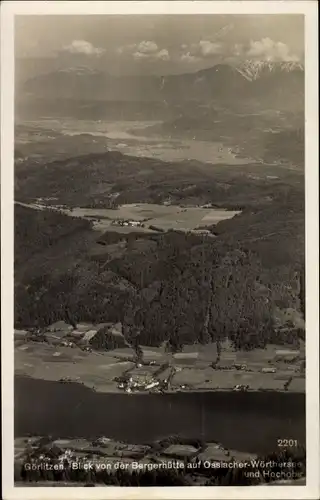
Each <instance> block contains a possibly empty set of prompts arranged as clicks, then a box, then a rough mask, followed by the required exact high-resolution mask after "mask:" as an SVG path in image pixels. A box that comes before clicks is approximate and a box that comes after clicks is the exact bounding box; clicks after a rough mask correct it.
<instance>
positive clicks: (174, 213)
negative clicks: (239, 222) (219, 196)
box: [66, 203, 240, 232]
mask: <svg viewBox="0 0 320 500" xmlns="http://www.w3.org/2000/svg"><path fill="white" fill-rule="evenodd" d="M66 213H70V211H69V210H67V211H66ZM239 213H240V212H239V211H232V210H221V209H219V210H218V209H213V208H202V207H185V208H184V207H180V206H178V205H167V206H166V205H157V204H151V203H131V204H127V205H122V206H120V207H119V208H118V209H116V210H112V209H96V208H75V209H73V210H72V212H71V213H70V215H72V216H73V217H82V218H90V219H96V220H94V227H95V228H96V229H99V230H102V229H105V230H107V229H108V228H112V230H114V229H115V228H116V230H118V231H121V232H122V231H123V232H128V231H130V228H128V227H127V226H120V227H119V226H118V227H117V226H114V225H112V221H119V220H132V221H138V222H141V223H144V225H145V227H144V228H141V227H138V228H137V227H135V228H134V229H135V230H138V231H144V232H145V231H148V232H150V226H153V227H156V228H159V229H160V230H162V231H168V230H169V229H175V230H181V231H188V230H193V229H196V228H201V227H204V226H209V225H213V224H218V222H220V221H222V220H226V219H231V218H232V217H234V216H235V215H237V214H239ZM131 231H132V228H131Z"/></svg>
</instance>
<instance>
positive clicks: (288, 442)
mask: <svg viewBox="0 0 320 500" xmlns="http://www.w3.org/2000/svg"><path fill="white" fill-rule="evenodd" d="M277 444H278V446H279V447H281V448H284V447H292V446H298V441H297V439H278V441H277Z"/></svg>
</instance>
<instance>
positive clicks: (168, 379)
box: [14, 321, 305, 394]
mask: <svg viewBox="0 0 320 500" xmlns="http://www.w3.org/2000/svg"><path fill="white" fill-rule="evenodd" d="M14 343H15V371H16V373H19V374H24V375H28V376H31V377H34V378H42V379H47V380H58V381H60V382H62V383H66V382H77V383H81V384H84V385H86V386H88V387H90V388H91V389H93V390H96V391H102V392H125V393H127V394H132V393H139V392H143V393H146V392H147V393H148V392H153V393H159V394H163V393H165V392H178V391H198V390H200V391H207V390H209V391H210V390H211V391H236V392H244V391H265V390H271V391H272V390H276V391H293V392H304V391H305V347H304V343H303V342H301V343H300V347H299V348H297V347H295V348H293V347H292V346H289V347H284V346H283V347H282V346H276V345H268V346H267V347H266V348H265V349H255V350H252V351H236V350H234V349H233V347H232V345H231V343H230V342H229V341H228V340H226V341H225V342H223V343H222V344H221V346H220V349H219V354H218V353H217V346H216V344H215V343H210V344H207V345H206V346H203V345H201V344H193V345H186V346H184V347H183V348H182V350H181V352H170V350H168V346H167V345H166V343H163V344H162V345H161V346H158V347H155V346H139V349H138V350H137V348H136V347H133V346H132V345H130V344H129V343H128V342H127V340H126V339H125V338H124V335H123V332H122V324H121V323H117V324H113V323H102V324H97V325H93V324H86V323H79V324H77V325H76V327H75V328H74V327H73V326H72V325H68V324H67V323H65V322H64V321H59V322H56V323H55V324H53V325H51V326H49V327H48V328H47V329H45V330H44V331H41V332H40V331H27V330H15V332H14Z"/></svg>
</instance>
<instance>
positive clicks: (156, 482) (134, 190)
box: [2, 2, 319, 498]
mask: <svg viewBox="0 0 320 500" xmlns="http://www.w3.org/2000/svg"><path fill="white" fill-rule="evenodd" d="M5 3H6V2H5ZM8 3H12V4H14V3H15V2H8ZM17 3H19V2H17ZM30 3H31V4H32V3H33V2H30ZM34 3H37V4H42V8H43V4H56V7H57V9H58V8H60V9H61V12H56V13H54V12H50V13H48V14H46V13H44V12H43V11H41V12H40V13H34V14H33V13H32V10H30V12H28V13H24V14H20V13H18V14H15V15H14V16H13V17H14V19H13V44H14V58H13V60H12V67H14V81H12V89H11V94H12V96H13V97H14V102H12V110H13V126H12V137H13V141H14V142H13V144H12V149H13V152H12V158H13V165H12V166H11V165H10V162H6V164H5V165H4V162H3V161H2V177H3V171H4V170H6V175H8V170H9V169H12V179H13V193H12V213H13V219H12V222H13V226H12V229H11V231H12V233H13V238H12V240H13V243H12V245H13V246H12V252H11V254H12V262H13V265H14V268H13V270H12V272H13V281H12V286H11V285H10V286H9V287H8V288H6V293H7V294H10V290H12V297H11V301H12V316H13V318H12V321H13V323H12V326H11V328H12V333H11V334H10V331H9V332H8V331H7V329H6V330H5V331H4V328H3V329H2V332H3V334H5V335H6V336H8V337H10V336H11V337H10V338H12V342H11V344H12V347H11V350H12V351H13V354H12V360H13V367H12V371H13V375H12V378H13V380H14V394H13V396H12V400H13V402H12V405H13V415H12V420H13V423H12V429H13V431H12V432H13V438H12V439H13V443H12V447H13V451H12V460H13V463H10V467H9V468H11V469H12V475H13V485H14V489H15V490H17V491H18V492H19V490H21V495H22V493H23V492H24V491H25V492H26V493H25V494H24V493H23V495H22V496H21V497H19V498H22V497H23V498H31V497H30V496H29V497H28V496H27V495H31V496H32V495H33V493H32V489H33V488H37V489H38V490H39V488H40V489H41V488H46V489H47V490H50V488H52V487H60V488H66V487H68V488H70V487H71V488H72V487H73V488H78V491H79V492H80V491H81V487H88V486H89V487H95V488H97V487H98V488H102V487H103V490H102V494H103V495H105V496H104V498H107V496H108V495H111V496H110V498H120V496H117V497H115V496H113V494H111V493H108V490H110V488H111V489H112V487H124V488H122V489H121V492H120V493H119V494H118V495H121V494H122V495H123V496H121V498H126V497H125V495H126V490H128V487H130V488H137V487H138V488H139V490H138V491H139V492H141V495H143V491H144V488H143V487H153V488H159V487H177V489H176V490H175V489H173V490H172V489H171V492H172V491H173V495H174V491H178V490H179V488H178V487H199V488H198V489H197V490H195V491H198V492H199V493H197V495H199V498H227V497H226V496H224V497H223V496H222V497H220V496H219V494H217V493H216V492H215V491H217V492H218V491H219V492H220V491H221V490H222V487H225V486H227V487H237V491H241V489H243V488H244V490H246V487H253V486H255V487H258V486H259V487H262V488H263V487H269V486H273V487H274V488H275V489H273V490H270V491H271V492H274V493H275V492H276V491H278V490H277V489H276V487H277V486H282V487H284V486H296V487H300V491H302V493H300V495H301V496H300V497H299V498H306V497H305V496H304V494H305V493H303V491H306V490H303V489H301V487H306V485H307V481H309V476H308V474H309V472H308V471H309V469H308V471H307V465H306V463H307V459H306V457H307V453H309V450H308V446H309V445H308V443H310V439H311V442H312V439H314V440H315V446H316V445H317V444H318V441H317V439H318V431H315V432H314V434H313V438H312V436H311V437H310V435H309V438H308V439H307V436H308V431H307V417H306V415H307V413H306V412H307V410H306V394H307V396H308V397H310V398H311V396H310V394H308V390H309V389H306V373H308V375H307V378H308V377H309V373H310V372H308V369H309V358H308V356H309V353H310V351H312V347H309V350H308V342H314V343H313V345H314V346H315V349H316V350H317V347H316V346H317V342H318V336H319V330H318V325H317V324H316V322H315V323H311V321H312V318H314V317H316V315H317V311H316V310H314V309H313V311H311V308H312V306H313V305H314V304H315V302H314V299H315V300H316V298H317V293H318V289H317V285H316V282H317V280H318V276H317V275H318V264H317V263H315V264H314V266H313V267H310V266H308V270H309V271H308V272H307V274H308V273H310V269H311V273H313V272H314V275H313V276H310V274H309V275H308V276H307V278H306V268H307V265H306V255H307V253H308V242H307V241H306V236H305V234H306V225H307V219H306V197H307V196H306V186H307V183H308V175H309V174H306V172H310V171H311V170H313V171H314V172H315V171H316V170H317V169H318V164H317V161H316V155H317V142H316V143H315V146H314V150H313V151H314V156H313V157H312V154H311V153H310V152H309V154H307V153H306V144H307V142H308V140H307V139H306V123H307V121H306V120H307V113H306V105H305V103H306V102H307V100H308V96H307V92H308V91H307V87H306V81H307V79H306V73H307V70H306V67H307V66H306V61H307V57H308V53H307V48H306V47H307V46H306V43H305V36H306V31H307V29H306V21H305V19H306V17H305V15H304V11H303V8H302V7H303V5H302V7H301V9H300V10H301V11H300V12H299V11H297V12H296V13H295V12H289V13H286V12H285V8H284V9H283V12H280V13H276V10H275V7H274V4H277V3H278V4H287V3H288V4H295V3H299V2H270V5H273V7H272V8H271V11H270V12H268V6H267V4H268V2H243V4H246V5H247V4H251V5H252V12H251V13H250V11H249V10H247V11H246V12H244V13H242V11H241V7H240V2H217V4H234V5H235V10H236V12H235V13H232V9H230V8H229V9H226V12H224V9H223V8H221V9H220V11H219V10H218V9H216V11H215V12H214V11H212V12H209V13H204V12H203V11H201V9H200V11H199V12H197V11H196V8H195V7H196V4H197V3H198V2H181V3H184V4H191V3H192V4H193V6H194V12H193V13H192V14H191V13H184V11H183V9H182V8H181V12H180V13H177V12H175V13H171V11H170V8H169V5H168V4H169V3H174V4H175V3H177V4H179V3H180V2H138V3H139V4H140V9H137V11H136V12H134V10H133V8H132V9H131V11H132V13H130V14H128V13H126V12H125V11H124V10H123V12H122V8H121V4H123V3H126V2H111V4H117V6H118V7H117V11H116V12H112V13H109V14H108V12H107V7H108V6H107V5H106V4H108V2H97V3H98V4H100V7H101V4H102V5H103V4H105V7H106V12H105V13H96V12H95V10H94V9H92V12H90V14H85V13H82V12H81V6H80V5H79V13H77V10H76V9H74V10H73V11H72V13H67V14H64V13H63V6H61V5H60V6H58V5H57V4H60V2H34ZM61 3H62V2H61ZM63 3H64V4H73V2H63ZM74 3H75V4H77V3H79V4H81V3H84V4H87V8H88V9H89V8H90V5H89V4H90V2H74ZM95 3H96V2H93V4H95ZM128 3H132V4H133V5H134V4H135V2H128ZM128 3H127V4H128ZM199 3H202V4H203V2H199ZM205 3H206V2H205ZM207 3H211V2H207ZM212 3H213V4H215V2H212ZM256 3H257V4H261V3H264V5H265V11H264V12H263V11H261V10H260V11H259V10H258V13H255V12H254V6H255V5H254V4H256ZM26 4H28V2H26ZM141 4H145V7H146V9H145V12H144V11H143V6H142V8H141ZM151 4H162V7H161V6H159V5H158V10H156V9H155V13H152V8H151V7H152V6H151ZM300 4H305V5H307V6H309V7H311V12H312V13H313V15H314V16H316V9H313V10H312V6H315V7H316V5H315V3H314V2H300ZM311 4H312V5H311ZM166 6H167V7H166ZM160 7H161V8H160ZM222 7H223V5H222ZM236 7H237V8H236ZM166 8H167V11H166ZM148 9H149V10H150V12H149V10H148ZM272 9H273V11H272ZM40 10H41V9H40ZM261 12H262V13H261ZM309 46H310V44H309V45H308V47H309ZM310 50H311V49H310ZM3 59H5V58H3ZM309 67H310V66H309ZM315 69H316V67H315ZM315 78H316V76H315ZM8 95H9V94H8ZM4 101H5V99H4ZM4 104H6V103H4ZM2 128H3V127H2ZM309 130H310V129H309ZM315 132H316V130H315ZM306 158H307V159H308V158H309V161H311V165H309V166H308V170H307V165H306ZM312 162H313V163H312ZM10 175H11V174H10ZM315 175H317V174H315ZM3 179H4V177H3ZM313 179H315V180H316V179H317V177H313ZM3 184H4V180H2V190H3V193H4V191H5V188H4V186H3ZM8 189H9V188H8ZM310 189H311V190H310V191H308V193H310V200H309V201H310V203H311V195H312V193H313V194H314V193H315V191H314V188H312V181H311V188H310ZM312 189H313V191H312ZM3 196H7V195H6V193H4V194H3ZM3 196H2V201H3ZM6 199H7V198H6ZM3 203H4V204H5V201H4V202H3ZM313 206H314V207H316V206H317V204H314V205H313ZM3 207H4V205H3ZM4 211H5V210H4V208H3V209H2V215H3V216H4V214H3V212H4ZM310 211H311V210H309V211H308V214H309V215H308V216H310ZM311 215H312V214H311ZM317 216H318V214H317V213H314V217H315V219H314V222H312V221H309V225H308V227H309V231H307V233H308V234H309V244H310V241H311V240H310V231H311V236H312V234H313V235H316V232H317V231H318V229H317V218H316V217H317ZM310 228H311V229H310ZM312 228H314V229H312ZM2 231H3V232H2V241H3V239H4V238H5V239H6V237H5V236H4V235H5V233H4V229H2ZM306 245H307V247H306ZM314 245H315V247H317V245H318V242H317V241H315V243H314ZM306 248H307V250H306ZM314 252H315V253H314V254H313V255H316V253H317V250H316V249H315V250H314ZM310 255H311V254H310ZM2 264H3V263H2ZM312 269H313V270H314V271H312ZM4 272H5V271H4ZM311 281H312V282H313V285H312V286H314V285H316V288H315V289H314V294H313V298H311V299H310V302H309V301H308V300H307V297H309V295H307V294H309V293H310V292H309V291H308V288H307V286H308V285H307V284H308V283H311ZM310 286H311V284H310ZM308 307H309V308H310V309H309V310H310V314H309V313H308ZM9 309H10V307H9V308H8V309H5V310H4V308H2V315H3V316H5V315H6V311H7V312H8V314H9ZM312 314H313V316H312ZM308 318H310V322H308ZM311 324H312V325H313V326H312V328H311ZM311 330H312V332H311ZM309 335H310V336H311V335H312V337H309ZM314 338H315V340H314V341H313V339H314ZM9 348H10V344H9ZM8 359H9V358H7V360H8ZM314 359H315V358H314V357H313V361H312V363H313V365H312V366H313V367H314ZM310 363H311V361H310ZM312 376H313V377H314V378H316V373H315V372H313V375H312ZM310 380H311V379H310ZM314 383H315V384H317V382H316V381H314ZM307 387H310V386H309V385H307ZM315 387H317V386H315ZM317 397H318V396H316V395H315V396H314V398H315V399H314V403H313V404H314V405H315V406H314V407H313V408H314V411H315V412H317V411H318V407H317V403H316V398H317ZM7 401H8V400H7ZM309 401H310V399H309ZM310 404H311V403H310ZM4 406H5V401H4ZM313 416H314V417H315V418H316V414H315V415H313ZM310 418H311V416H310ZM309 464H310V470H311V468H312V467H314V466H316V461H315V462H314V463H313V462H312V460H311V459H310V460H308V467H309ZM313 470H314V469H313ZM317 474H318V473H317ZM310 481H311V478H310ZM310 484H311V483H310ZM313 484H318V482H317V481H316V483H313ZM206 487H213V488H211V489H210V488H206ZM24 488H27V489H26V490H24ZM130 488H129V489H130ZM262 488H261V489H259V488H258V489H256V488H254V489H252V488H250V492H251V497H250V498H263V496H261V495H262V493H261V494H260V496H259V495H258V493H256V494H257V496H254V495H255V493H254V492H259V491H261V492H262V491H263V490H262ZM185 490H187V488H184V490H183V491H185ZM43 491H45V490H43ZM66 491H67V493H66V494H65V495H66V498H67V497H68V496H69V494H68V490H66ZM84 491H86V490H84ZM110 491H111V490H110ZM132 491H134V489H133V490H132ZM145 491H147V490H145ZM148 491H149V490H148ZM157 491H159V493H158V496H157V497H156V498H164V497H161V489H159V490H158V489H157ZM188 491H189V493H188V495H191V496H190V498H194V496H193V494H192V493H191V492H192V489H191V490H188ZM208 491H211V493H210V494H209V493H207V492H208ZM235 491H236V490H235ZM281 491H283V490H281ZM297 491H299V489H298V490H297ZM201 492H203V493H201ZM225 492H226V493H225V495H228V493H227V490H225ZM94 493H95V491H94ZM274 493H272V494H271V493H270V498H271V496H272V497H273V498H276V496H273V494H274ZM17 494H18V493H17ZM55 494H56V495H57V496H56V497H53V496H50V498H59V495H61V492H60V493H59V489H56V490H55ZM297 494H298V493H297ZM312 494H313V495H314V496H312ZM318 494H319V491H314V490H313V492H311V494H310V496H308V497H307V498H317V495H318ZM52 495H53V493H52ZM75 495H76V493H75ZM139 495H140V493H139ZM149 495H151V493H150V494H149ZM159 495H160V496H159ZM201 495H202V496H201ZM204 495H205V496H204ZM210 495H211V496H210ZM252 495H253V496H252ZM280 495H282V493H280ZM293 495H294V494H293ZM233 497H234V498H237V497H236V496H233ZM10 498H13V497H10ZM15 498H16V497H15ZM17 498H18V497H17ZM32 498H35V496H32ZM37 498H38V497H37ZM39 498H40V497H39ZM42 498H45V493H44V496H42ZM60 498H62V497H61V496H60ZM74 498H75V497H74ZM77 498H78V497H77ZM79 498H80V497H79ZM81 498H85V497H81ZM86 498H88V497H86ZM101 498H102V497H101ZM128 498H129V496H128ZM130 498H133V497H130ZM135 498H136V497H135ZM137 498H138V497H137ZM139 498H140V497H139ZM141 498H147V497H142V496H141ZM149 498H151V496H149ZM166 498H169V497H166ZM170 498H173V497H170ZM179 498H182V496H181V497H179ZM184 498H186V497H184ZM188 498H189V497H188ZM243 498H244V497H243ZM246 498H249V497H246ZM264 498H267V496H264ZM268 498H269V497H268ZM277 498H284V497H283V496H282V497H281V496H277ZM290 498H298V497H294V496H291V497H290Z"/></svg>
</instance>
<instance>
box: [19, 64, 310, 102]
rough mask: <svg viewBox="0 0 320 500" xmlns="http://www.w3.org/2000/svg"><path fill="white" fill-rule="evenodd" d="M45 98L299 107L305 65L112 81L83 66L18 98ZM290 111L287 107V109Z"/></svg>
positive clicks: (41, 81) (43, 80)
mask: <svg viewBox="0 0 320 500" xmlns="http://www.w3.org/2000/svg"><path fill="white" fill-rule="evenodd" d="M21 95H22V96H28V97H37V98H48V99H59V98H60V99H63V98H67V99H84V100H117V101H154V102H157V101H160V102H167V103H168V104H170V103H176V102H185V101H200V102H206V103H207V102H211V101H216V100H229V99H241V98H244V99H257V100H262V101H265V103H266V105H267V106H272V105H273V106H275V107H277V106H281V105H286V104H287V105H290V104H291V105H293V106H296V105H297V103H299V104H302V105H303V96H304V66H303V65H302V64H300V63H295V62H289V63H288V62H285V63H271V62H256V61H245V62H243V63H241V64H240V65H239V66H232V65H228V64H218V65H215V66H213V67H211V68H208V69H204V70H200V71H197V72H194V73H184V74H179V75H167V76H162V77H160V76H154V75H139V76H114V75H111V74H108V73H107V72H105V71H100V70H94V69H91V68H87V67H78V66H77V67H69V68H65V69H57V70H55V71H53V72H51V73H46V74H42V75H38V76H35V77H33V78H31V79H27V80H26V81H25V82H24V83H23V85H22V86H20V88H19V97H20V96H21ZM289 107H290V106H289Z"/></svg>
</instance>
